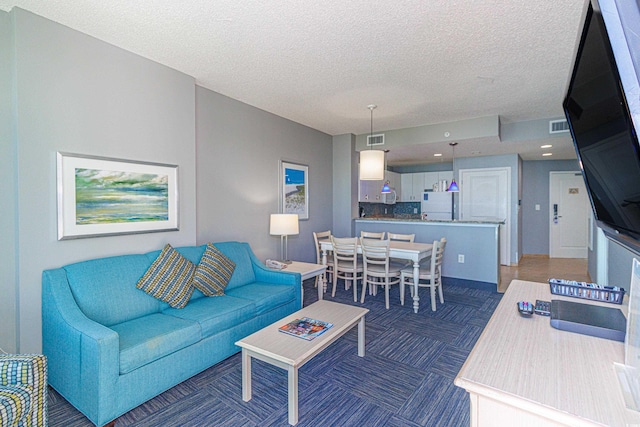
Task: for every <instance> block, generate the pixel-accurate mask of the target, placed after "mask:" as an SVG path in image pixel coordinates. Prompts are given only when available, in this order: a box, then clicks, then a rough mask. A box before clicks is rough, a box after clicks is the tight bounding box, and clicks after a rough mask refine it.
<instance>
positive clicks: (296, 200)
mask: <svg viewBox="0 0 640 427" xmlns="http://www.w3.org/2000/svg"><path fill="white" fill-rule="evenodd" d="M280 212H281V213H285V214H298V219H301V220H303V219H309V166H307V165H303V164H300V163H293V162H287V161H284V160H282V161H280Z"/></svg>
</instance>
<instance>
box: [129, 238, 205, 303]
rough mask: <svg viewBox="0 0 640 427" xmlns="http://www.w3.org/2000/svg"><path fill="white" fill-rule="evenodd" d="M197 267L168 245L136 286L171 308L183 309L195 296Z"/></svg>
mask: <svg viewBox="0 0 640 427" xmlns="http://www.w3.org/2000/svg"><path fill="white" fill-rule="evenodd" d="M195 269H196V267H195V266H194V265H193V263H191V262H190V261H189V260H188V259H186V258H185V257H183V256H182V255H180V253H179V252H178V251H176V250H175V249H174V248H172V247H171V245H169V244H167V245H166V246H165V247H164V249H162V252H160V255H158V258H156V260H155V261H153V263H152V264H151V266H150V267H149V269H148V270H147V271H146V273H144V275H143V276H142V278H140V280H139V281H138V283H137V284H136V287H137V288H138V289H141V290H143V291H145V292H146V293H148V294H149V295H151V296H152V297H155V298H158V299H159V300H162V301H164V302H166V303H169V305H170V306H171V307H174V308H183V307H184V306H185V305H187V303H188V302H189V298H191V294H193V285H192V283H191V281H192V279H193V273H194V272H195Z"/></svg>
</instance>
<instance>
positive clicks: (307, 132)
mask: <svg viewBox="0 0 640 427" xmlns="http://www.w3.org/2000/svg"><path fill="white" fill-rule="evenodd" d="M196 130H197V132H196V133H197V153H198V156H197V201H198V209H197V212H198V215H197V225H198V227H197V241H198V243H199V244H200V243H206V242H209V241H214V242H215V241H225V240H238V241H246V242H249V243H250V244H251V247H252V249H253V251H254V252H255V253H256V255H257V256H258V257H259V258H260V259H262V260H265V259H267V258H279V257H280V238H279V237H277V236H271V235H269V215H270V214H272V213H278V212H279V202H278V200H279V199H278V188H279V184H278V183H279V170H280V161H281V160H286V161H290V162H294V163H301V164H305V165H308V166H309V199H310V200H309V220H304V221H300V223H299V224H300V234H299V235H297V236H289V238H288V241H289V248H288V253H289V258H291V259H295V260H297V261H307V262H312V261H313V262H315V259H316V255H315V249H314V243H313V235H312V232H313V231H322V230H328V229H330V228H331V223H332V216H331V212H332V191H331V185H332V170H333V169H332V144H331V137H330V136H329V135H327V134H325V133H322V132H319V131H317V130H314V129H311V128H308V127H306V126H303V125H301V124H298V123H295V122H292V121H290V120H286V119H283V118H282V117H279V116H276V115H274V114H271V113H268V112H266V111H263V110H260V109H258V108H255V107H252V106H250V105H247V104H243V103H241V102H239V101H236V100H234V99H231V98H228V97H226V96H223V95H220V94H218V93H215V92H212V91H210V90H208V89H205V88H202V87H198V86H196Z"/></svg>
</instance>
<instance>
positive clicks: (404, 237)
mask: <svg viewBox="0 0 640 427" xmlns="http://www.w3.org/2000/svg"><path fill="white" fill-rule="evenodd" d="M387 238H388V239H389V240H390V241H392V242H409V243H413V241H414V240H415V238H416V235H415V234H399V233H390V232H388V231H387Z"/></svg>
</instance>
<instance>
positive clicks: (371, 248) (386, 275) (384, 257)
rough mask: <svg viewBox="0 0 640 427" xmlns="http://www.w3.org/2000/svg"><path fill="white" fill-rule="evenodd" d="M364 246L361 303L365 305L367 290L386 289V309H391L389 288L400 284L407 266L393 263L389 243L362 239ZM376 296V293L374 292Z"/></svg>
mask: <svg viewBox="0 0 640 427" xmlns="http://www.w3.org/2000/svg"><path fill="white" fill-rule="evenodd" d="M360 245H361V246H362V261H363V264H364V272H363V279H362V297H361V299H360V302H361V303H364V295H365V291H366V289H367V288H370V290H371V289H377V287H378V286H383V287H384V297H385V307H386V308H387V310H388V309H389V288H390V286H391V285H396V284H398V283H400V272H401V270H402V268H404V267H405V266H406V264H403V263H396V262H393V261H392V260H391V259H390V258H389V241H388V240H373V239H365V238H361V239H360ZM374 294H375V292H374Z"/></svg>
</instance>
